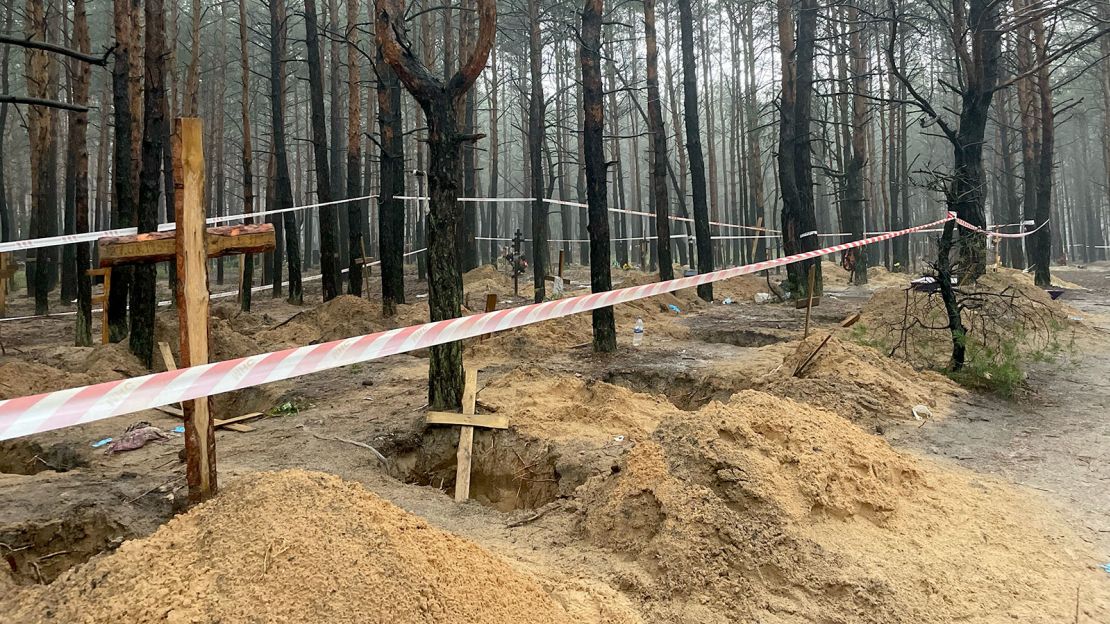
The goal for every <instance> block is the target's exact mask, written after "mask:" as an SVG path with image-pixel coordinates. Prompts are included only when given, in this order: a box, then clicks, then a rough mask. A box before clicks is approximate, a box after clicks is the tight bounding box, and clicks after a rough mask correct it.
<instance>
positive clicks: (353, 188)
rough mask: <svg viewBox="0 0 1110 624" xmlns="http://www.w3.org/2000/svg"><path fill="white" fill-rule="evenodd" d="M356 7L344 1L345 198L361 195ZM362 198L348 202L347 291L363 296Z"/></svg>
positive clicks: (353, 3) (352, 1)
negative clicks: (345, 62)
mask: <svg viewBox="0 0 1110 624" xmlns="http://www.w3.org/2000/svg"><path fill="white" fill-rule="evenodd" d="M358 7H359V4H358V2H356V1H355V0H350V1H348V2H347V199H348V200H350V199H353V198H355V197H360V196H361V195H362V180H361V176H362V149H361V139H362V136H361V133H362V128H361V125H360V123H361V120H362V111H361V110H360V109H361V98H360V97H359V92H360V89H359V67H360V66H361V65H360V63H359V54H358ZM365 205H366V202H365V201H348V202H347V226H348V227H347V259H348V263H347V292H348V293H350V294H352V295H355V296H356V297H358V296H362V265H361V264H360V263H359V262H358V261H357V260H358V258H360V257H362V256H364V255H365V254H363V253H362V247H363V242H362V234H363V232H362V228H363V225H362V224H363V218H362V212H363V206H365Z"/></svg>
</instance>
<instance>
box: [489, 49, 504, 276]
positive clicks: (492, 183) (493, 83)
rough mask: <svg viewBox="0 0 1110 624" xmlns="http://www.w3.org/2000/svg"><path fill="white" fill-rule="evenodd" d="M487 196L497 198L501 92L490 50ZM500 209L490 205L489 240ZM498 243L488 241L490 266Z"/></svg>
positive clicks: (494, 55)
mask: <svg viewBox="0 0 1110 624" xmlns="http://www.w3.org/2000/svg"><path fill="white" fill-rule="evenodd" d="M489 75H490V81H489V82H490V87H489V108H490V112H489V195H490V197H497V193H498V192H499V188H498V183H499V182H500V180H499V178H500V172H499V171H498V167H499V164H500V163H499V161H500V158H499V156H500V152H501V147H500V143H499V142H498V128H499V127H500V126H501V120H500V119H499V118H498V115H499V109H498V106H497V104H498V101H497V95H498V92H499V91H500V90H501V89H500V88H499V82H498V77H497V49H496V48H494V49H492V50H490V53H489ZM499 212H501V208H500V207H499V206H498V205H497V204H492V205H490V211H489V232H490V234H489V236H490V238H498V236H499V235H500V224H499V223H498V213H499ZM499 242H500V241H495V240H491V241H489V257H490V264H493V265H494V266H496V265H497V256H498V255H499V253H498V252H499V251H500V248H499V245H498V243H499Z"/></svg>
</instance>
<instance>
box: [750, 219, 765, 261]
mask: <svg viewBox="0 0 1110 624" xmlns="http://www.w3.org/2000/svg"><path fill="white" fill-rule="evenodd" d="M755 227H756V230H755V231H756V236H763V235H764V234H765V232H760V231H759V228H761V227H763V216H762V215H760V216H759V218H758V219H756V220H755ZM758 246H759V239H758V238H753V239H752V262H759V260H760V258H756V257H755V252H756V249H758Z"/></svg>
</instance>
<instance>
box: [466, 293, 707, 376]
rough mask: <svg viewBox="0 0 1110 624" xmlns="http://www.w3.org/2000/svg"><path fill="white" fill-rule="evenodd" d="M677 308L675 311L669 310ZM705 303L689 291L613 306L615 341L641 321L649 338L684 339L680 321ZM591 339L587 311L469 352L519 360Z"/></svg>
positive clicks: (530, 327)
mask: <svg viewBox="0 0 1110 624" xmlns="http://www.w3.org/2000/svg"><path fill="white" fill-rule="evenodd" d="M657 281H659V280H658V276H657V275H635V276H629V277H628V279H626V281H625V282H623V283H621V284H620V285H616V286H614V288H627V287H631V286H640V285H643V284H651V283H654V282H657ZM671 305H673V306H675V307H677V308H678V310H679V311H678V312H675V311H674V310H672V309H671V308H670V306H671ZM704 305H705V303H704V302H703V301H702V300H701V299H699V298H698V296H697V293H696V292H695V291H694V289H692V288H687V289H684V290H679V291H676V292H673V293H664V294H661V295H655V296H653V297H648V298H646V299H639V300H636V301H631V302H628V303H622V304H619V305H616V306H613V316H614V318H615V320H616V330H617V341H618V342H623V341H625V340H631V336H632V329H633V327H635V325H636V321H637V320H639V319H642V320H643V321H644V326H645V330H646V334H647V335H648V337H649V339H650V338H653V337H655V336H662V337H665V338H674V339H685V338H688V337H689V336H690V330H689V329H688V328H687V327H686V326H685V325H684V324H683V323H682V318H683V317H684V316H686V315H687V314H688V313H690V312H691V311H695V310H698V309H700V308H702V306H704ZM592 340H593V317H592V315H591V314H590V313H589V312H584V313H581V314H574V315H571V316H564V317H559V318H555V319H551V320H548V321H542V322H540V323H534V324H532V325H526V326H524V327H520V328H517V329H512V330H508V331H504V332H500V333H497V334H495V335H494V336H492V337H491V338H490V339H488V340H486V341H484V342H481V343H476V344H473V345H471V346H470V347H469V352H470V353H471V354H473V355H477V356H489V357H504V356H512V357H520V356H547V355H550V354H551V352H552V351H558V350H562V349H567V348H570V347H576V346H580V345H588V344H589V343H590V342H591V341H592Z"/></svg>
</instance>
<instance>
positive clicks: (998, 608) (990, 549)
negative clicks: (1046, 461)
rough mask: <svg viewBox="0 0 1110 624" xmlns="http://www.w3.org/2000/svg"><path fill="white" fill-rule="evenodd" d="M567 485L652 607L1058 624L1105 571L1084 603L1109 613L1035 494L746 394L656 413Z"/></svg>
mask: <svg viewBox="0 0 1110 624" xmlns="http://www.w3.org/2000/svg"><path fill="white" fill-rule="evenodd" d="M579 493H580V505H579V508H580V515H579V518H580V520H579V524H578V526H579V530H580V532H581V534H582V535H583V536H585V537H586V538H587V539H588V540H590V541H591V542H592V543H594V544H595V545H597V546H600V547H602V548H604V549H608V550H611V551H614V552H616V553H619V554H620V555H621V557H622V558H624V559H628V560H631V561H634V562H636V563H637V564H638V566H639V567H638V571H637V572H626V573H624V574H623V575H622V583H624V584H625V585H626V586H627V587H628V588H629V589H628V591H631V592H634V593H636V594H637V595H638V596H639V597H640V599H641V601H642V604H643V605H644V609H645V612H646V613H648V614H650V617H649V619H650V620H651V621H657V622H670V621H683V622H725V621H744V622H747V621H752V622H761V623H764V624H779V623H783V624H785V623H790V624H801V623H803V622H806V623H809V622H853V623H876V624H878V623H883V624H889V623H894V622H897V623H907V624H909V623H914V624H919V623H930V624H932V623H936V624H940V623H948V622H953V621H963V620H967V621H977V622H1009V621H1015V620H1016V621H1026V622H1046V623H1047V622H1060V621H1070V618H1071V617H1073V614H1074V609H1075V587H1076V586H1077V585H1081V586H1083V587H1092V586H1093V585H1095V584H1099V583H1101V587H1102V588H1103V590H1100V591H1095V590H1093V589H1092V592H1091V593H1094V594H1095V596H1091V594H1085V595H1086V596H1087V597H1086V598H1085V599H1084V601H1083V603H1082V604H1081V618H1082V617H1088V618H1090V621H1100V622H1101V621H1106V617H1107V616H1108V615H1110V611H1108V610H1107V603H1106V598H1105V596H1106V594H1107V592H1106V591H1104V588H1105V586H1106V581H1105V579H1102V578H1099V577H1098V575H1097V574H1095V573H1094V572H1092V571H1091V570H1090V569H1089V568H1088V566H1089V565H1090V564H1091V563H1093V562H1090V561H1085V560H1082V559H1080V558H1078V557H1076V556H1074V555H1072V554H1071V552H1070V551H1069V550H1068V549H1069V548H1076V547H1077V544H1076V543H1073V542H1072V541H1071V540H1070V538H1061V537H1059V532H1058V531H1051V532H1047V533H1046V532H1042V531H1040V530H1039V526H1038V524H1037V523H1038V522H1043V521H1044V519H1045V518H1046V517H1047V516H1048V514H1049V512H1047V511H1045V510H1044V509H1043V508H1042V506H1041V505H1040V504H1039V503H1037V502H1036V501H1034V500H1031V499H1027V498H1025V497H1024V496H1022V495H1020V494H1016V493H1014V492H1012V491H1008V490H1005V489H1002V488H1000V487H999V486H996V485H993V484H984V483H983V482H982V481H977V480H974V479H972V478H969V477H967V476H965V475H963V474H961V473H952V472H949V471H948V470H946V469H942V468H939V467H936V466H934V465H932V464H929V463H927V462H924V461H915V460H912V459H909V458H907V457H904V456H901V455H900V454H898V453H897V452H895V451H894V450H892V449H891V448H890V447H889V446H887V444H886V443H885V442H883V441H882V440H880V439H878V438H875V437H874V436H871V435H869V434H866V433H864V432H863V431H862V430H860V429H859V428H857V427H855V426H854V425H852V424H850V423H848V422H847V421H845V420H843V419H841V418H839V417H838V416H836V415H834V414H831V413H829V412H825V411H822V410H818V409H814V408H810V407H807V406H805V405H801V404H798V403H794V402H792V401H790V400H786V399H779V398H776V397H773V396H771V395H767V394H764V393H761V392H757V391H744V392H741V393H739V394H737V395H736V396H734V397H733V399H732V400H731V401H730V402H729V403H728V404H726V405H722V404H719V403H712V404H710V405H708V406H706V407H705V408H703V409H702V410H701V411H699V412H696V413H685V414H682V415H680V416H678V417H674V418H667V419H665V420H663V421H662V422H661V423H660V425H659V427H658V429H657V430H656V431H655V433H654V435H653V437H652V440H651V441H650V442H643V443H640V444H638V445H637V446H636V447H635V448H634V449H633V450H632V451H631V452H629V453H628V454H627V455H626V456H625V458H624V460H623V463H622V464H621V466H620V469H619V471H614V474H612V475H605V476H599V477H595V478H593V479H591V480H590V481H589V482H587V484H586V485H584V486H583V487H582V488H581V489H580V490H579ZM1031 518H1035V519H1036V520H1034V521H1032V522H1031V521H1030V519H1031ZM1082 614H1085V615H1082ZM1081 621H1083V620H1082V619H1081Z"/></svg>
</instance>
